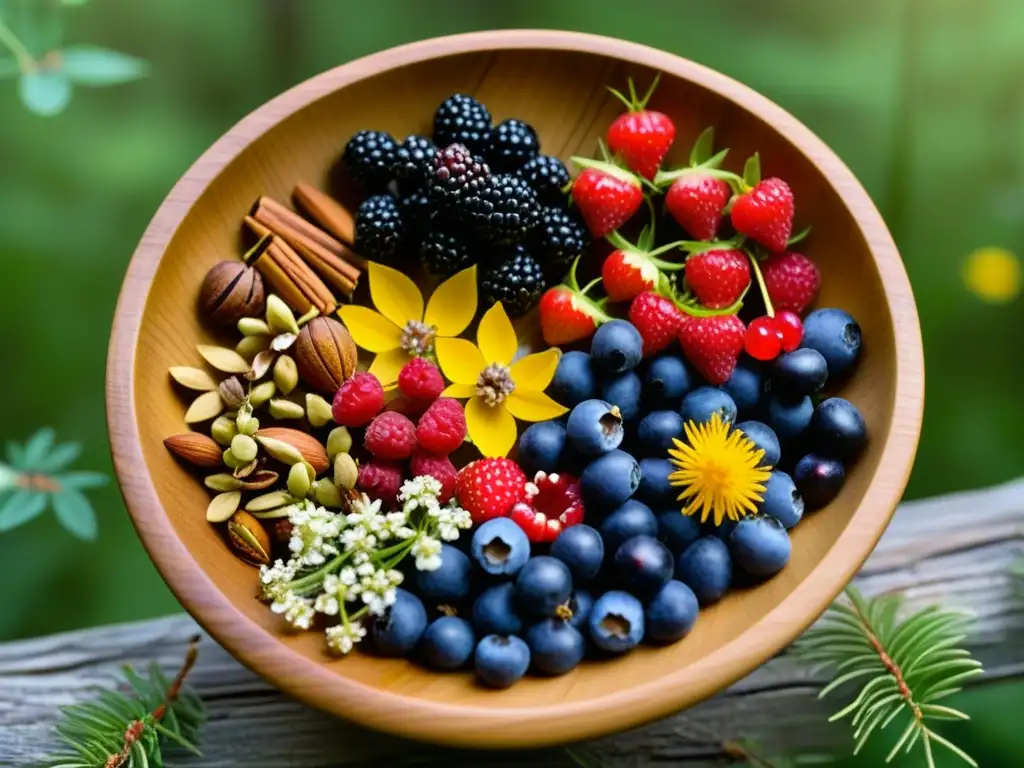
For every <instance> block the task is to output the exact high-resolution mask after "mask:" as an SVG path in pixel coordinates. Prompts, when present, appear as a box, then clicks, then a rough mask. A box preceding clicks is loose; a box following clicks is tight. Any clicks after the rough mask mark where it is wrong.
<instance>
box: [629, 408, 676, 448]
mask: <svg viewBox="0 0 1024 768" xmlns="http://www.w3.org/2000/svg"><path fill="white" fill-rule="evenodd" d="M682 436H683V417H682V416H680V415H679V414H678V413H677V412H676V411H651V412H650V413H648V414H647V415H646V416H644V417H643V419H641V420H640V425H639V426H638V427H637V428H636V442H637V448H638V451H639V453H640V455H641V456H661V457H664V455H665V454H666V452H668V449H669V448H674V447H675V443H673V442H672V439H673V438H676V439H681V438H682Z"/></svg>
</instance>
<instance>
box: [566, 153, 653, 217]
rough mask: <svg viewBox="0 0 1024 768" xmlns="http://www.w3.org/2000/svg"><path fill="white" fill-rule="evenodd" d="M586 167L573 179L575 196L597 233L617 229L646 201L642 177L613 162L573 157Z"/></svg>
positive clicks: (581, 211) (584, 215)
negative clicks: (641, 188)
mask: <svg viewBox="0 0 1024 768" xmlns="http://www.w3.org/2000/svg"><path fill="white" fill-rule="evenodd" d="M573 162H574V163H576V164H577V165H579V166H581V167H583V171H582V172H581V173H580V175H579V176H577V177H576V180H575V181H573V183H572V199H573V202H575V203H576V205H577V206H579V209H580V213H581V214H582V215H583V220H584V221H585V222H586V224H587V229H589V230H590V234H591V235H592V236H593V237H604V236H605V235H607V234H608V233H609V232H614V231H615V230H616V229H618V228H619V227H621V226H622V225H623V224H625V223H626V222H627V221H629V220H630V219H631V218H632V216H633V214H634V213H636V212H637V210H638V209H639V208H640V206H641V205H642V204H643V201H644V195H643V192H641V191H640V180H639V179H638V178H636V176H634V175H633V174H631V173H630V172H629V171H625V170H623V169H622V168H618V167H616V166H614V165H612V164H611V163H603V162H600V161H598V160H587V159H585V158H573Z"/></svg>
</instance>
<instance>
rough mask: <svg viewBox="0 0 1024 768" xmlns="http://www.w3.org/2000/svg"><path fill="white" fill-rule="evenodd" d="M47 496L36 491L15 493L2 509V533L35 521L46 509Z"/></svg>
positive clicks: (0, 510)
mask: <svg viewBox="0 0 1024 768" xmlns="http://www.w3.org/2000/svg"><path fill="white" fill-rule="evenodd" d="M46 500H47V496H46V494H44V493H38V492H36V491H26V490H21V491H17V492H15V493H14V494H13V495H12V496H11V497H10V498H8V499H7V501H5V502H4V505H3V507H0V533H3V532H4V531H9V530H11V529H13V528H17V527H18V526H20V525H24V524H25V523H27V522H29V521H31V520H34V519H35V518H37V517H39V515H40V514H42V512H43V510H44V509H46Z"/></svg>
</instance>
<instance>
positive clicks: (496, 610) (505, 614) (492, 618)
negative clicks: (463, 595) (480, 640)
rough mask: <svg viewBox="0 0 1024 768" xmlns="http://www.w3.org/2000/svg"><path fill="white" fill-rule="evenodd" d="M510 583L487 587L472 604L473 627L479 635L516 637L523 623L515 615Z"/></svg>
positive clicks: (512, 586) (512, 588)
mask: <svg viewBox="0 0 1024 768" xmlns="http://www.w3.org/2000/svg"><path fill="white" fill-rule="evenodd" d="M513 591H514V585H513V583H512V582H511V581H508V582H505V583H504V584H498V585H496V586H493V587H488V588H487V589H485V590H484V591H483V592H481V593H480V596H479V597H478V598H477V599H476V602H475V603H473V627H474V628H475V629H476V631H477V633H478V634H481V635H518V634H519V633H521V632H522V631H523V622H522V620H521V619H520V618H519V615H518V614H517V613H516V607H515V601H514V600H513Z"/></svg>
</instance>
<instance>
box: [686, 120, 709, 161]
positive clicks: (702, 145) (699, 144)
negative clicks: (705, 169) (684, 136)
mask: <svg viewBox="0 0 1024 768" xmlns="http://www.w3.org/2000/svg"><path fill="white" fill-rule="evenodd" d="M714 146H715V129H714V128H713V127H708V128H705V129H704V130H703V131H701V134H700V136H698V137H697V140H696V141H695V142H694V143H693V149H691V150H690V165H700V164H701V163H703V162H704V161H705V160H707V159H708V158H709V157H711V150H712V149H714Z"/></svg>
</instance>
